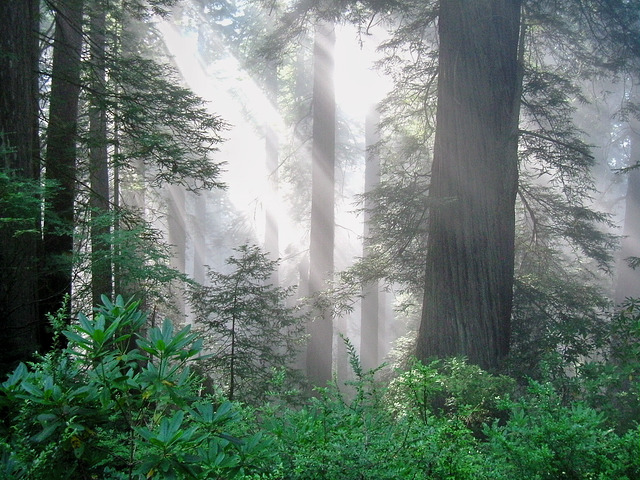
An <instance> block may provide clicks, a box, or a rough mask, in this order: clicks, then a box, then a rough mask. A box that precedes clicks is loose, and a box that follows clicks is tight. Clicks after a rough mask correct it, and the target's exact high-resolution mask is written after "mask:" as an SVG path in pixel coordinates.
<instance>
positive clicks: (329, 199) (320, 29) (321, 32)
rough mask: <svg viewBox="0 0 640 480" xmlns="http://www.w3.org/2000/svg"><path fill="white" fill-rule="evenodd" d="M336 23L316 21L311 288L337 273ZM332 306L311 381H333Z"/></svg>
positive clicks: (324, 315)
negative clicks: (334, 51) (334, 24)
mask: <svg viewBox="0 0 640 480" xmlns="http://www.w3.org/2000/svg"><path fill="white" fill-rule="evenodd" d="M334 45H335V31H334V27H333V24H330V23H321V24H319V25H317V26H316V29H315V37H314V45H313V147H312V160H311V162H312V173H311V178H312V180H311V182H312V186H311V238H310V247H309V291H310V293H311V294H314V293H317V292H319V291H321V290H323V289H324V288H326V287H327V282H328V280H330V279H331V278H332V276H333V268H334V267H333V247H334V230H335V226H334V223H335V212H334V204H335V192H334V184H335V143H336V139H335V137H336V102H335V88H334V85H333V69H334V60H333V50H334ZM331 310H332V309H331V308H329V307H326V308H324V309H323V311H321V312H317V315H316V318H315V320H314V321H312V322H311V323H310V324H309V329H308V333H309V341H308V346H307V376H308V378H309V381H310V382H311V384H312V385H318V386H324V385H325V384H326V383H327V382H328V381H330V380H331V368H332V357H333V345H332V344H333V318H332V312H331Z"/></svg>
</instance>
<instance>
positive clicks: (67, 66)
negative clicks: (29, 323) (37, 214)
mask: <svg viewBox="0 0 640 480" xmlns="http://www.w3.org/2000/svg"><path fill="white" fill-rule="evenodd" d="M83 7H84V1H83V0H61V1H59V2H56V3H55V4H54V9H55V11H54V14H55V34H54V40H53V63H52V67H51V68H52V70H51V95H50V100H49V121H48V126H47V152H46V155H45V169H46V171H45V175H46V178H47V179H49V180H52V181H55V182H57V184H58V189H57V191H56V192H55V194H54V195H53V196H52V198H50V199H49V203H50V205H51V210H52V212H53V214H54V215H55V216H56V221H55V222H53V221H47V220H45V233H44V249H45V251H46V252H47V255H48V258H49V259H51V264H50V265H48V266H47V271H46V274H45V275H43V277H42V288H41V291H40V295H41V299H42V307H41V308H42V310H43V313H47V312H54V311H57V310H58V309H59V308H60V306H61V305H62V303H63V299H64V297H65V296H66V295H71V284H72V270H71V269H72V255H73V222H74V198H75V193H76V180H77V178H76V142H77V140H78V139H77V132H78V99H79V96H80V71H81V56H82V19H83Z"/></svg>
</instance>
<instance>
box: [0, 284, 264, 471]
mask: <svg viewBox="0 0 640 480" xmlns="http://www.w3.org/2000/svg"><path fill="white" fill-rule="evenodd" d="M103 302H104V303H103V305H101V306H99V307H98V308H96V309H95V311H94V314H93V318H89V317H87V316H85V315H83V314H79V315H78V321H77V323H74V324H73V325H72V326H71V327H69V328H68V329H67V330H65V331H64V332H63V334H64V335H65V336H66V337H67V339H68V348H67V349H66V350H65V351H64V352H62V353H57V354H51V355H49V356H48V357H46V358H45V359H44V361H43V362H41V363H40V364H36V365H32V366H31V367H28V366H27V365H25V364H20V366H19V367H18V368H17V369H16V370H15V371H14V372H13V373H12V374H11V375H10V376H9V378H8V379H7V380H6V381H5V382H4V383H3V384H2V386H1V388H0V408H2V409H3V411H4V413H5V415H6V418H7V419H9V423H8V424H7V425H8V427H7V426H6V425H5V426H4V427H3V431H2V433H3V438H4V439H5V441H4V442H3V443H2V444H0V449H1V450H2V464H1V466H0V468H1V469H2V471H3V472H5V473H7V474H10V478H15V479H20V478H25V479H26V478H29V479H40V478H60V479H62V478H74V479H77V478H114V479H116V478H123V479H124V478H129V479H132V478H162V479H172V478H174V479H181V478H219V476H223V477H224V478H232V477H234V476H236V475H239V476H242V475H244V473H245V472H246V473H252V472H257V473H260V472H261V471H262V470H261V469H262V467H261V466H260V465H264V462H265V458H266V456H267V455H268V452H267V450H266V449H265V445H266V444H265V442H264V441H263V440H262V436H261V435H257V436H248V438H245V439H240V438H237V437H235V436H234V435H233V430H234V429H235V428H236V427H235V425H236V424H237V423H238V421H239V416H238V412H237V410H236V409H235V408H234V407H233V405H232V404H231V403H229V402H226V401H221V402H216V404H214V403H213V400H212V399H209V398H206V397H201V396H199V395H198V391H199V390H200V389H201V385H200V383H199V381H198V379H197V377H196V376H195V375H194V374H193V373H192V371H191V370H190V367H189V364H190V363H192V362H193V361H194V360H195V359H196V358H197V357H198V356H199V355H200V351H201V344H202V342H201V340H198V338H197V335H196V334H194V333H193V332H191V331H190V329H189V327H185V328H182V329H181V330H179V331H175V330H174V327H173V324H172V323H171V322H170V321H169V320H165V322H164V323H163V325H162V326H161V327H159V328H152V329H150V330H149V332H148V334H147V335H146V336H142V335H141V329H142V328H143V326H144V324H145V322H146V316H145V315H144V314H143V313H142V312H140V311H139V310H138V303H136V302H132V301H129V302H124V300H123V299H122V297H118V298H117V299H116V301H115V303H112V302H111V301H109V300H108V299H107V298H106V297H104V296H103Z"/></svg>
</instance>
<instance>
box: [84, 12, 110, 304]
mask: <svg viewBox="0 0 640 480" xmlns="http://www.w3.org/2000/svg"><path fill="white" fill-rule="evenodd" d="M91 7H92V8H91V10H90V13H89V17H90V18H89V22H90V32H89V34H90V38H91V47H90V52H91V69H92V77H91V78H92V82H91V83H92V89H91V90H92V94H91V97H90V105H89V142H90V144H89V179H90V183H91V193H90V206H91V253H92V261H91V296H92V300H93V305H97V304H100V303H102V302H101V299H100V296H101V295H103V294H104V295H106V296H107V297H109V298H111V297H112V296H113V291H112V290H113V287H112V279H113V267H112V262H111V246H110V242H108V241H107V240H106V237H108V235H109V231H110V227H109V225H108V224H105V219H104V218H100V217H101V216H103V215H105V214H107V213H108V212H109V210H110V207H109V155H108V151H107V111H106V108H105V106H104V100H105V96H106V76H107V75H106V66H105V55H106V39H105V33H106V31H105V30H106V6H105V5H104V4H103V2H102V1H100V0H94V1H93V3H92V5H91ZM98 222H99V223H98Z"/></svg>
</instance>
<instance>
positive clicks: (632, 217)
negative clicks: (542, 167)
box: [615, 85, 640, 303]
mask: <svg viewBox="0 0 640 480" xmlns="http://www.w3.org/2000/svg"><path fill="white" fill-rule="evenodd" d="M634 100H635V102H636V104H637V102H638V101H640V87H639V86H638V85H636V86H635V92H634ZM629 143H630V147H631V148H630V155H629V166H633V165H638V164H640V120H639V119H638V118H636V117H634V116H633V115H632V117H631V118H630V120H629ZM633 257H635V258H640V168H634V169H633V170H630V171H629V173H628V174H627V195H626V198H625V213H624V230H623V239H622V242H621V248H620V260H619V261H618V280H617V282H616V291H615V298H616V302H618V303H622V302H624V300H625V299H627V298H638V297H640V269H638V268H636V269H632V268H631V267H630V266H629V264H628V259H629V258H633Z"/></svg>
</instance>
